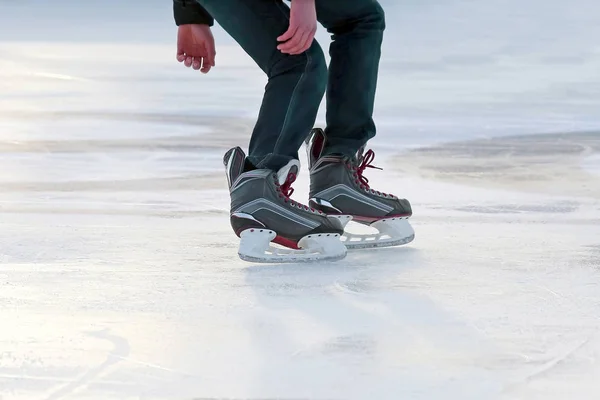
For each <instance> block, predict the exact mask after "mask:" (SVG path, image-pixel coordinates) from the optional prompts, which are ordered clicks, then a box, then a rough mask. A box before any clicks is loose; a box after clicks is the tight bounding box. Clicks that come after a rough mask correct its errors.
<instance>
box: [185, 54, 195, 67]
mask: <svg viewBox="0 0 600 400" xmlns="http://www.w3.org/2000/svg"><path fill="white" fill-rule="evenodd" d="M193 60H194V58H193V57H190V56H187V57H186V58H185V62H184V65H185V66H186V67H191V66H192V62H193Z"/></svg>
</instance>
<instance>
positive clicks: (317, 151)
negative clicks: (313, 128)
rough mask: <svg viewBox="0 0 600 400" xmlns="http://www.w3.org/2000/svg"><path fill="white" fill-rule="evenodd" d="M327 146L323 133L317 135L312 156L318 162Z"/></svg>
mask: <svg viewBox="0 0 600 400" xmlns="http://www.w3.org/2000/svg"><path fill="white" fill-rule="evenodd" d="M324 144H325V136H324V135H321V132H320V131H319V132H317V133H315V138H314V139H313V146H312V156H313V158H314V159H315V160H316V159H318V158H319V157H320V156H321V152H322V151H323V146H324Z"/></svg>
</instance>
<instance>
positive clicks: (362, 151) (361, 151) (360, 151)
mask: <svg viewBox="0 0 600 400" xmlns="http://www.w3.org/2000/svg"><path fill="white" fill-rule="evenodd" d="M364 155H365V146H363V147H361V148H360V149H358V151H357V152H356V162H357V163H358V164H360V163H362V161H363V158H364Z"/></svg>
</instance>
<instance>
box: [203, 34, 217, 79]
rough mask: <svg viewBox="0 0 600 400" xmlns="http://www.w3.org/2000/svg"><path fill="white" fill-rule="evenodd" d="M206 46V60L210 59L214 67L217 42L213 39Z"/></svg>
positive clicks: (209, 61)
mask: <svg viewBox="0 0 600 400" xmlns="http://www.w3.org/2000/svg"><path fill="white" fill-rule="evenodd" d="M205 47H206V53H205V54H206V57H205V58H204V61H205V62H206V60H207V59H208V63H209V64H210V66H211V67H214V66H215V58H216V56H217V52H216V50H215V43H214V42H213V41H209V42H208V43H206V46H205ZM209 69H210V68H209ZM207 72H208V71H207Z"/></svg>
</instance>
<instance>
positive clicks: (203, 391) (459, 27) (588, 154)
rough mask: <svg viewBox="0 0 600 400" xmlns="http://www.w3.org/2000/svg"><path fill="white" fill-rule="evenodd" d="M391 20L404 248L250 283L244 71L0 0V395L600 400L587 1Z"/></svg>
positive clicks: (83, 14) (388, 173)
mask: <svg viewBox="0 0 600 400" xmlns="http://www.w3.org/2000/svg"><path fill="white" fill-rule="evenodd" d="M382 3H383V5H384V7H385V8H386V10H387V24H388V30H387V33H386V42H385V48H384V55H383V59H382V63H381V66H382V68H381V74H380V83H381V84H380V87H379V91H378V97H377V111H376V121H377V124H378V128H379V133H378V136H377V137H376V138H375V139H374V140H373V141H372V143H371V146H372V148H373V149H374V150H375V151H376V152H377V158H376V160H375V164H376V165H378V166H381V167H383V168H384V170H383V171H375V170H373V171H372V172H369V175H368V177H369V179H370V182H371V183H372V184H373V186H374V187H376V188H377V189H381V190H384V191H387V192H393V193H395V194H397V195H399V196H403V197H407V198H409V199H410V200H411V202H412V203H413V206H414V211H415V215H414V217H413V225H414V226H415V229H416V234H417V238H416V240H415V242H414V243H412V244H410V245H408V246H406V247H403V248H395V249H380V250H367V251H358V252H352V253H350V254H349V256H348V257H347V259H346V260H344V261H341V262H338V263H334V264H330V263H328V264H315V265H275V266H264V265H253V264H248V263H244V262H242V261H240V260H239V259H238V257H237V255H236V250H237V244H238V240H237V238H236V237H235V235H234V234H233V233H232V231H231V228H230V226H229V222H228V192H227V188H226V180H225V177H224V174H223V170H222V169H223V167H222V164H221V157H222V155H223V153H224V152H225V151H226V150H227V149H228V148H229V147H230V146H235V145H241V146H243V147H246V145H247V141H248V138H249V134H250V131H251V128H252V123H253V118H255V116H256V113H257V110H258V107H259V104H260V98H261V93H262V90H263V88H264V84H265V78H264V77H263V76H262V73H261V72H260V71H259V70H258V68H256V67H255V66H254V65H253V64H252V61H251V60H250V58H249V57H248V56H247V55H245V54H244V53H243V52H242V51H241V50H240V49H239V48H238V47H237V46H236V45H235V43H234V42H233V41H232V40H231V39H230V38H228V36H227V35H226V34H225V33H224V32H223V31H222V30H221V29H220V28H218V27H217V28H216V29H215V35H216V39H217V52H218V55H217V67H216V68H215V69H214V70H213V71H212V72H211V73H210V74H209V75H207V76H201V75H200V74H199V73H198V72H193V71H190V70H187V69H185V68H183V67H181V65H179V64H178V63H177V62H176V61H175V46H174V39H175V28H174V25H173V21H172V14H171V5H170V1H167V0H165V1H162V0H161V1H159V0H145V1H141V0H129V1H116V0H105V1H101V2H86V1H74V0H72V1H68V0H62V1H58V0H57V1H45V0H22V1H0V399H2V400H7V399H10V400H13V399H14V400H23V399H27V400H29V399H36V400H37V399H40V400H42V399H44V400H57V399H152V400H154V399H200V398H202V399H204V398H219V399H221V398H227V399H229V398H231V399H253V400H257V399H349V400H353V399H361V400H362V399H373V400H387V399H394V400H397V399H435V400H437V399H440V400H454V399H457V400H465V399H482V400H492V399H511V400H512V399H514V400H517V399H519V400H521V399H523V400H535V399H544V400H559V399H560V400H562V399H582V400H583V399H590V400H591V399H596V398H598V397H599V396H600V332H599V328H600V322H599V318H600V285H599V284H600V271H599V269H600V173H599V171H600V163H599V158H598V157H599V155H598V154H599V153H600V139H599V138H598V135H600V42H599V40H598V38H600V24H599V23H598V21H600V3H598V2H597V1H595V0H594V1H592V0H572V1H570V2H567V1H558V0H550V1H548V0H545V1H542V0H526V1H522V0H519V1H518V0H482V1H467V0H447V1H442V0H426V1H417V0H408V1H396V0H387V1H382ZM318 39H319V41H320V42H321V44H322V45H323V47H324V48H326V46H327V41H328V35H327V33H326V32H324V31H323V30H321V31H320V32H319V34H318ZM323 119H324V108H323V109H322V110H321V113H320V116H319V123H320V124H322V123H323ZM302 150H303V149H302ZM302 162H303V166H305V165H306V163H305V159H304V156H303V155H302ZM307 183H308V180H307V177H306V168H305V167H304V169H303V174H302V176H301V177H300V178H299V180H298V182H297V184H296V185H295V187H296V192H295V194H294V197H295V198H296V199H298V200H300V201H306V195H307Z"/></svg>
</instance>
